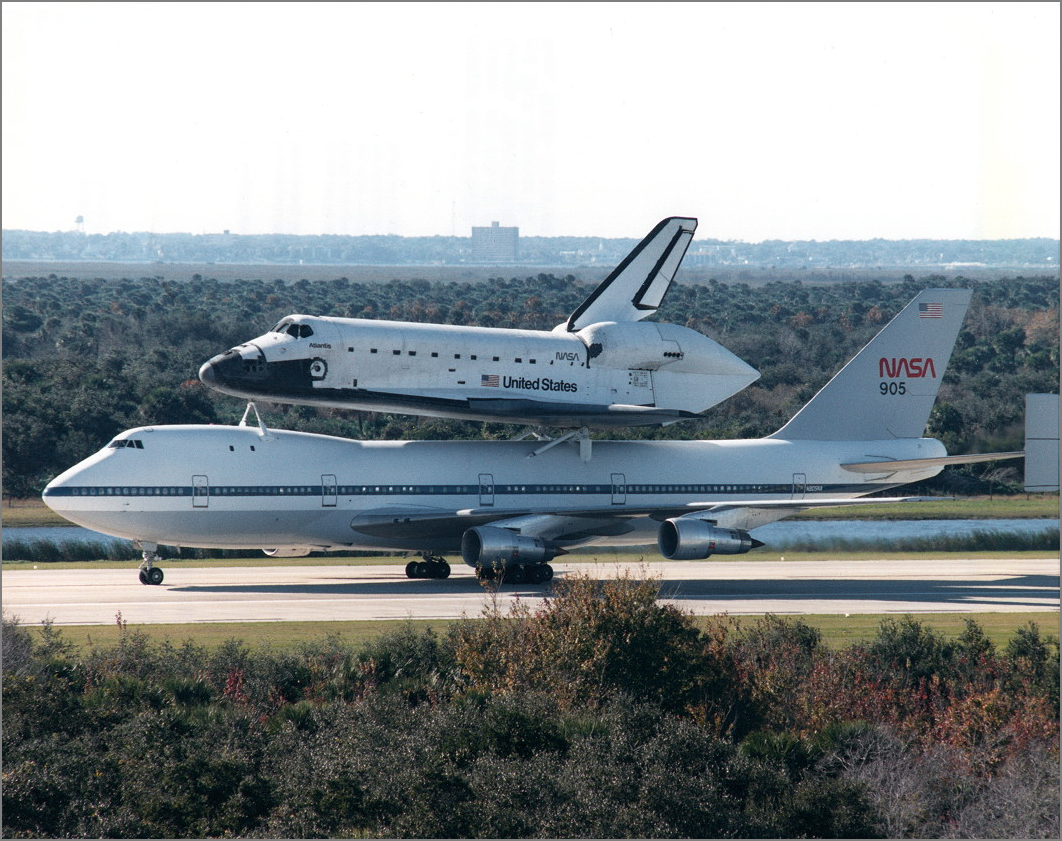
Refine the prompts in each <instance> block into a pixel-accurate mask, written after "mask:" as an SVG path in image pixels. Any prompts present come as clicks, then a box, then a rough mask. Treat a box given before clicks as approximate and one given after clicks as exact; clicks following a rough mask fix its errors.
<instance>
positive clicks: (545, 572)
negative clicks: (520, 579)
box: [542, 564, 553, 581]
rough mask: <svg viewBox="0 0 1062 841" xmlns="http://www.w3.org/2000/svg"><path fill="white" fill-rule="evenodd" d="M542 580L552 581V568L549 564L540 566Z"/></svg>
mask: <svg viewBox="0 0 1062 841" xmlns="http://www.w3.org/2000/svg"><path fill="white" fill-rule="evenodd" d="M542 580H543V581H552V580H553V567H551V566H550V565H549V564H542Z"/></svg>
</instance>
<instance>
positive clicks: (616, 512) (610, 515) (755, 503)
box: [351, 496, 939, 540]
mask: <svg viewBox="0 0 1062 841" xmlns="http://www.w3.org/2000/svg"><path fill="white" fill-rule="evenodd" d="M928 499H929V498H927V497H917V496H898V497H872V498H867V497H860V498H858V499H741V500H722V501H712V502H707V501H706V502H690V503H687V504H685V505H668V506H663V505H654V506H643V507H633V506H626V505H625V506H622V507H620V506H616V505H609V506H600V507H596V508H578V509H570V510H565V509H563V508H558V509H556V510H555V511H548V512H543V511H530V510H521V509H514V508H509V509H499V508H464V509H459V510H446V509H437V508H414V507H411V508H393V509H387V508H381V509H377V510H375V511H364V512H362V513H360V514H358V516H357V517H356V518H355V519H354V521H353V522H352V523H351V528H352V529H354V530H355V531H357V532H360V533H361V534H366V535H371V536H373V537H383V538H391V539H403V540H404V539H416V538H424V537H458V536H460V535H461V534H462V533H463V532H464V531H465V530H466V529H470V528H474V527H476V526H484V525H489V524H491V523H498V524H501V525H502V527H504V524H503V521H509V520H517V519H520V518H523V517H528V518H531V517H534V518H535V522H536V526H537V527H538V528H539V529H549V528H552V526H553V524H552V523H550V519H551V518H566V519H572V520H576V521H578V520H595V521H598V524H599V525H600V526H601V528H602V529H605V528H607V524H608V523H613V522H615V521H618V520H624V519H631V518H633V517H650V518H652V519H654V520H668V519H671V518H672V517H682V516H684V515H687V514H696V513H700V512H704V513H706V514H712V513H719V514H722V513H723V512H732V511H736V510H740V509H747V510H750V511H753V510H755V511H769V512H771V514H772V519H781V518H782V517H786V516H789V515H791V514H797V513H799V512H801V511H805V510H807V509H809V508H827V507H840V506H850V505H883V504H888V503H894V502H923V501H927V500H928ZM933 499H939V497H933ZM705 519H710V517H705ZM572 530H573V531H578V532H580V533H583V532H586V531H588V529H587V528H586V527H585V526H580V525H578V524H573V526H572ZM520 531H521V533H522V534H534V533H535V531H536V528H535V527H531V528H529V527H527V526H523V525H521V528H520ZM590 531H591V533H597V532H593V530H592V529H590ZM601 533H606V532H605V531H602V532H601Z"/></svg>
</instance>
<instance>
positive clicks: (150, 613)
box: [2, 557, 1059, 625]
mask: <svg viewBox="0 0 1062 841" xmlns="http://www.w3.org/2000/svg"><path fill="white" fill-rule="evenodd" d="M553 566H554V569H556V571H557V579H561V578H563V577H564V576H566V575H572V574H579V573H583V574H588V575H591V576H593V577H595V578H600V579H609V578H615V577H616V576H617V575H620V574H622V572H623V570H624V569H626V568H628V566H627V565H621V564H617V563H616V562H615V561H602V562H580V563H555V564H554V565H553ZM163 568H164V570H165V573H166V579H165V582H164V583H163V584H162V585H161V586H158V587H148V586H144V585H142V584H141V583H140V582H139V580H138V579H137V571H136V566H135V565H133V564H131V565H130V567H129V568H128V569H119V570H115V569H101V570H91V569H84V570H57V569H47V568H46V567H44V566H43V565H42V566H41V568H40V569H37V570H18V571H12V572H4V573H3V579H2V585H3V587H2V602H3V612H4V615H5V616H7V617H12V616H17V617H18V618H19V620H20V621H21V622H22V623H23V624H37V623H40V622H42V621H44V620H46V619H50V620H51V621H52V622H54V623H55V624H56V625H111V624H114V622H115V617H116V615H117V614H118V613H119V612H120V613H121V615H122V619H123V620H124V621H126V622H129V623H130V624H190V623H201V622H280V621H317V622H334V621H351V620H366V619H367V620H373V619H406V618H413V619H452V618H458V617H460V616H462V615H467V616H471V617H475V616H478V615H479V614H480V613H481V611H482V610H483V608H484V606H485V605H486V604H488V603H489V600H490V599H489V596H488V594H487V592H486V591H485V590H484V587H483V586H482V585H481V584H480V583H479V582H478V581H477V580H476V578H475V575H474V574H473V571H472V570H471V569H470V568H468V567H465V566H463V565H454V567H453V574H452V575H451V577H450V578H449V579H447V580H445V581H431V580H419V579H417V580H411V579H408V578H406V576H405V573H404V569H403V567H402V566H398V565H395V566H338V565H337V566H306V567H294V566H293V567H241V568H237V567H224V568H213V569H210V568H201V567H182V566H181V565H180V562H178V561H170V562H168V563H166V564H164V565H163ZM629 568H630V571H631V574H632V575H633V576H634V577H636V578H645V577H652V578H655V579H656V580H658V581H659V582H660V586H661V596H662V598H664V599H665V600H667V601H669V602H671V603H673V604H676V605H677V606H679V607H681V608H683V609H686V610H689V611H691V612H693V613H696V614H718V613H724V612H726V613H730V614H751V615H756V614H764V613H774V614H823V613H827V614H828V613H834V614H836V613H901V614H902V613H976V612H1037V611H1054V610H1058V609H1059V559H1058V558H1057V557H1056V558H1044V559H1033V560H1028V559H1025V560H1005V559H1004V560H998V559H991V560H983V559H976V560H961V559H960V560H952V559H949V560H944V561H941V560H913V561H910V560H909V561H845V560H837V561H817V562H804V561H801V562H781V561H729V562H708V561H702V562H696V561H686V562H675V561H659V562H645V563H641V564H638V565H633V566H630V567H629ZM549 592H550V585H538V586H533V585H503V586H502V587H501V588H500V590H499V595H498V599H499V606H500V607H501V609H502V610H503V611H505V610H507V609H508V606H509V605H510V604H512V603H513V601H514V600H515V599H519V600H520V601H522V602H524V603H527V604H530V605H531V606H532V607H533V606H534V605H536V604H538V603H539V601H540V600H541V599H542V598H543V597H544V596H546V595H548V593H549Z"/></svg>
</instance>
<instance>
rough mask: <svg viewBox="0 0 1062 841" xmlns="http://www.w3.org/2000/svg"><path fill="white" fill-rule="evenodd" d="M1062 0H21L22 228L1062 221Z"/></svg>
mask: <svg viewBox="0 0 1062 841" xmlns="http://www.w3.org/2000/svg"><path fill="white" fill-rule="evenodd" d="M1059 73H1060V67H1059V4H1057V3H1030V4H1023V3H1011V2H1007V3H969V4H967V3H942V4H932V3H884V4H869V3H847V4H841V3H826V4H799V3H783V4H777V5H775V4H765V3H749V4H744V3H738V4H721V3H675V4H669V3H660V2H658V3H644V4H643V3H586V4H579V3H574V4H573V3H557V4H553V3H528V4H523V3H469V4H463V3H449V4H448V3H428V4H418V3H381V4H375V3H324V4H303V3H300V4H291V5H289V4H285V3H263V4H256V3H236V4H225V3H177V4H165V3H143V4H139V3H118V4H100V3H73V4H65V3H11V2H5V3H4V4H3V227H4V228H8V229H11V228H22V229H31V230H46V231H52V230H72V229H73V228H74V227H75V225H74V220H75V218H76V217H77V216H78V215H83V216H84V219H85V223H84V224H85V230H86V231H88V232H90V233H97V232H101V233H106V232H110V231H118V230H123V231H145V230H152V231H157V232H173V231H186V232H191V233H207V232H219V231H221V230H223V229H230V230H231V231H232V232H233V233H243V234H251V233H299V234H316V233H335V234H387V233H393V234H401V235H406V236H423V235H433V234H442V235H450V234H457V235H460V236H468V234H469V228H470V227H471V226H472V225H489V224H490V222H491V221H493V220H499V221H501V223H502V224H503V225H518V226H519V227H520V230H521V233H522V234H524V235H531V236H534V235H538V236H556V235H564V234H570V235H591V236H592V235H598V236H606V237H619V236H626V237H640V236H642V235H643V234H645V233H646V232H647V231H648V230H649V228H650V227H651V226H652V225H653V224H655V223H656V222H657V221H658V220H659V219H661V218H663V217H664V216H669V215H691V216H697V217H699V219H700V227H699V228H698V235H699V237H701V238H705V237H710V238H720V239H738V240H748V241H759V240H762V239H818V240H829V239H849V238H851V239H868V238H873V237H883V238H887V239H901V238H916V237H932V238H974V239H980V238H986V239H987V238H1000V237H1029V236H1048V237H1058V236H1059V203H1060V199H1059V157H1060V151H1059V99H1060V94H1059Z"/></svg>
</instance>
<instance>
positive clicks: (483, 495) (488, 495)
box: [479, 473, 494, 506]
mask: <svg viewBox="0 0 1062 841" xmlns="http://www.w3.org/2000/svg"><path fill="white" fill-rule="evenodd" d="M479 504H480V505H481V506H491V505H493V504H494V476H493V475H492V474H490V473H480V474H479Z"/></svg>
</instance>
